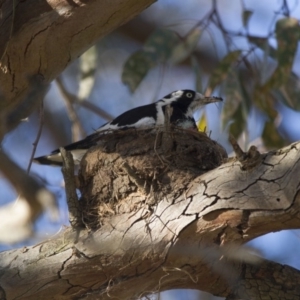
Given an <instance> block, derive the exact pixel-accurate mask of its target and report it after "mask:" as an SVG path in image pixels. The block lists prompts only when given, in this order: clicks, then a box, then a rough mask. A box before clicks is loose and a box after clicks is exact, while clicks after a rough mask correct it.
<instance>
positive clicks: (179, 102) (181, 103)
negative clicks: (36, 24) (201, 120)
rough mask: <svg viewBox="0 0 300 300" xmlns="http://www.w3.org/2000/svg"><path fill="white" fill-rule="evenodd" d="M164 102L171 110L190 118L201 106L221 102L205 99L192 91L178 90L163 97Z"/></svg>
mask: <svg viewBox="0 0 300 300" xmlns="http://www.w3.org/2000/svg"><path fill="white" fill-rule="evenodd" d="M163 100H164V102H165V103H166V104H170V105H171V106H172V107H173V108H178V109H180V110H181V111H182V112H183V113H184V114H185V115H186V116H189V117H192V116H193V114H194V112H195V111H196V110H197V109H199V108H201V107H202V106H204V105H206V104H209V103H214V102H220V101H223V99H222V98H221V97H213V96H209V97H206V96H204V95H202V94H200V93H198V92H195V91H192V90H178V91H175V92H172V93H170V94H169V95H167V96H165V97H164V99H163Z"/></svg>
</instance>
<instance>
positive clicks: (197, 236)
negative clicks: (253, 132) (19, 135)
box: [0, 142, 300, 300]
mask: <svg viewBox="0 0 300 300" xmlns="http://www.w3.org/2000/svg"><path fill="white" fill-rule="evenodd" d="M299 150H300V142H298V143H295V144H292V145H290V146H288V147H286V148H283V149H281V150H279V151H274V152H269V153H267V154H264V155H262V163H261V164H260V165H259V166H257V167H255V168H254V169H252V170H251V171H243V170H242V169H241V164H240V163H239V162H237V161H236V162H228V163H226V164H223V165H221V166H220V167H218V168H216V169H214V170H212V171H210V172H208V173H205V174H204V175H201V176H199V177H197V178H195V180H193V182H191V183H190V184H189V185H188V187H187V188H186V189H185V190H183V191H182V192H181V194H180V195H179V196H177V197H176V198H169V197H168V195H167V196H166V197H164V199H161V201H159V202H158V203H157V204H155V205H153V206H152V210H151V211H150V212H149V211H147V210H146V209H145V207H141V208H137V209H136V210H135V211H134V213H133V212H132V211H131V212H130V211H129V212H127V213H126V211H125V210H126V207H123V210H124V211H123V213H120V214H117V215H113V216H111V217H108V218H107V219H106V222H105V224H104V225H103V226H102V227H101V228H100V229H99V230H98V231H96V232H94V233H92V234H90V235H87V234H86V233H81V236H80V238H79V241H78V243H77V244H74V236H73V233H71V232H70V230H66V231H65V232H64V233H62V234H61V236H60V237H59V238H57V239H54V240H52V241H49V242H47V243H45V244H42V245H40V246H37V247H30V248H28V250H27V252H26V253H22V250H13V251H8V252H4V253H1V254H0V266H1V278H0V282H1V289H2V291H3V292H2V294H3V295H5V296H2V299H16V298H18V299H33V298H34V299H110V298H114V297H116V298H120V299H131V298H136V297H140V296H142V295H146V294H151V293H155V292H158V291H162V290H166V289H170V288H193V289H201V290H204V291H207V292H210V293H212V294H214V295H218V296H227V297H228V299H229V298H230V297H231V296H232V294H234V293H235V294H239V295H240V298H242V299H273V300H274V299H298V298H299V294H300V272H299V271H298V270H296V269H293V268H291V267H288V266H283V265H280V264H278V263H274V262H270V261H267V260H264V261H263V262H261V263H258V264H255V265H251V264H248V263H243V262H241V261H235V262H233V261H232V260H231V259H229V258H227V257H226V254H224V253H225V252H223V251H222V249H226V246H227V245H229V246H230V245H231V244H232V243H235V244H238V245H239V244H243V243H245V242H247V241H249V240H251V239H253V238H255V237H258V236H260V235H262V234H265V233H268V232H273V231H277V230H283V229H292V228H300V217H299V207H300V193H299V190H300V179H299V172H300V151H299ZM96 156H97V150H96V149H95V150H93V151H91V153H90V155H89V156H87V157H86V160H89V159H90V161H93V159H94V158H95V157H96ZM97 157H98V156H97ZM113 163H114V164H116V163H117V162H116V160H114V162H113ZM90 167H91V168H93V166H92V165H91V166H90ZM140 197H141V198H142V197H145V196H143V195H142V194H140ZM133 198H135V199H136V198H137V195H135V197H133ZM130 201H133V200H132V199H129V198H128V199H127V200H126V202H124V203H123V206H126V204H125V203H128V205H130ZM248 256H249V257H250V256H251V255H250V254H249V255H248ZM5 297H6V298H5ZM271 297H272V298H271Z"/></svg>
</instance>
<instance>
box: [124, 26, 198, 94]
mask: <svg viewBox="0 0 300 300" xmlns="http://www.w3.org/2000/svg"><path fill="white" fill-rule="evenodd" d="M199 37H200V30H198V29H197V28H195V29H193V30H191V31H190V32H189V33H188V34H187V35H186V36H185V37H180V36H179V35H178V34H177V33H176V32H174V31H172V30H168V29H159V30H156V31H155V32H154V33H152V34H151V35H150V37H149V38H148V39H147V41H146V42H145V44H144V47H143V49H142V50H138V51H137V52H135V53H133V54H132V55H131V56H130V57H129V58H128V60H127V61H126V63H125V65H124V69H123V73H122V80H123V82H124V83H125V84H127V85H128V86H129V88H130V90H131V91H132V92H134V91H135V90H136V88H137V87H138V86H139V84H140V83H141V81H142V80H143V79H144V77H145V76H146V75H147V73H148V71H149V70H150V69H152V68H153V67H155V66H156V65H158V64H159V63H173V64H178V63H180V62H182V61H183V60H184V59H186V58H187V57H188V56H189V55H190V54H191V53H192V52H193V50H194V49H195V48H196V45H197V43H198V40H199Z"/></svg>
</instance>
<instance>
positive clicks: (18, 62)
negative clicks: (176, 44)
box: [0, 0, 155, 129]
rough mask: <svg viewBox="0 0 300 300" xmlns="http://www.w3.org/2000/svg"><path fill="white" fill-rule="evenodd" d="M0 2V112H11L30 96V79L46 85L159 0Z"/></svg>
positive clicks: (25, 111)
mask: <svg viewBox="0 0 300 300" xmlns="http://www.w3.org/2000/svg"><path fill="white" fill-rule="evenodd" d="M0 2H1V3H0V7H1V16H2V17H1V20H0V25H1V26H0V28H1V30H0V59H1V62H0V94H1V100H0V110H1V111H3V110H4V109H5V110H8V112H9V113H11V112H12V111H14V110H15V109H16V108H17V107H18V106H19V105H20V103H21V102H22V101H24V99H25V98H26V95H27V94H28V92H29V90H30V83H29V81H28V79H29V78H31V77H32V76H34V75H35V76H36V75H39V76H40V78H43V80H44V82H45V83H49V82H51V81H52V80H53V79H55V78H56V77H57V76H58V75H59V74H60V73H61V72H62V71H63V70H64V69H65V68H66V67H67V65H68V64H69V63H71V62H72V61H73V60H74V59H76V58H77V57H78V56H80V55H81V54H82V53H83V52H84V51H85V50H87V49H88V48H89V47H91V46H92V45H93V44H94V43H95V42H96V41H97V40H98V39H99V38H101V37H103V36H105V35H106V34H108V33H110V32H111V31H112V30H114V29H116V28H117V27H119V26H121V25H122V24H124V23H126V22H127V21H128V20H130V19H132V18H133V17H134V16H136V15H137V14H139V13H140V12H141V11H143V10H144V9H145V8H147V7H148V6H149V5H151V4H152V3H153V2H155V1H154V0H141V1H136V0H127V1H122V0H110V1H63V0H50V1H36V0H28V1H13V2H12V1H10V0H2V1H0ZM14 3H16V5H15V16H14V19H12V18H13V4H14ZM79 20H80V21H79ZM12 26H13V27H12ZM11 28H12V29H13V30H12V34H10V32H11ZM40 100H41V99H40V98H38V99H36V101H35V102H34V101H33V102H31V103H28V104H27V105H26V109H24V108H23V109H20V110H18V111H17V112H16V114H17V116H15V117H14V120H17V122H11V123H10V124H8V128H9V129H11V128H12V127H14V126H16V125H17V124H18V122H19V121H20V120H21V119H24V118H26V117H27V116H28V115H29V114H30V113H32V111H33V110H34V108H35V107H36V105H37V104H38V103H39V101H40Z"/></svg>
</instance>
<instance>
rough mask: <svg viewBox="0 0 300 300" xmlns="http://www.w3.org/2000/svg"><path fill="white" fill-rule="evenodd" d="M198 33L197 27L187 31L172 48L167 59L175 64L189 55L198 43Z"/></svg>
mask: <svg viewBox="0 0 300 300" xmlns="http://www.w3.org/2000/svg"><path fill="white" fill-rule="evenodd" d="M200 34H201V31H200V29H198V28H194V29H193V30H192V31H191V32H189V34H188V35H187V36H185V37H184V39H182V40H181V41H180V42H179V44H177V46H175V47H174V48H173V50H172V55H171V57H170V58H169V59H168V61H169V62H171V63H173V64H177V63H179V62H181V61H183V60H185V59H186V58H187V57H189V56H190V55H191V53H192V52H193V51H194V50H195V48H196V46H197V44H198V41H199V38H200Z"/></svg>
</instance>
